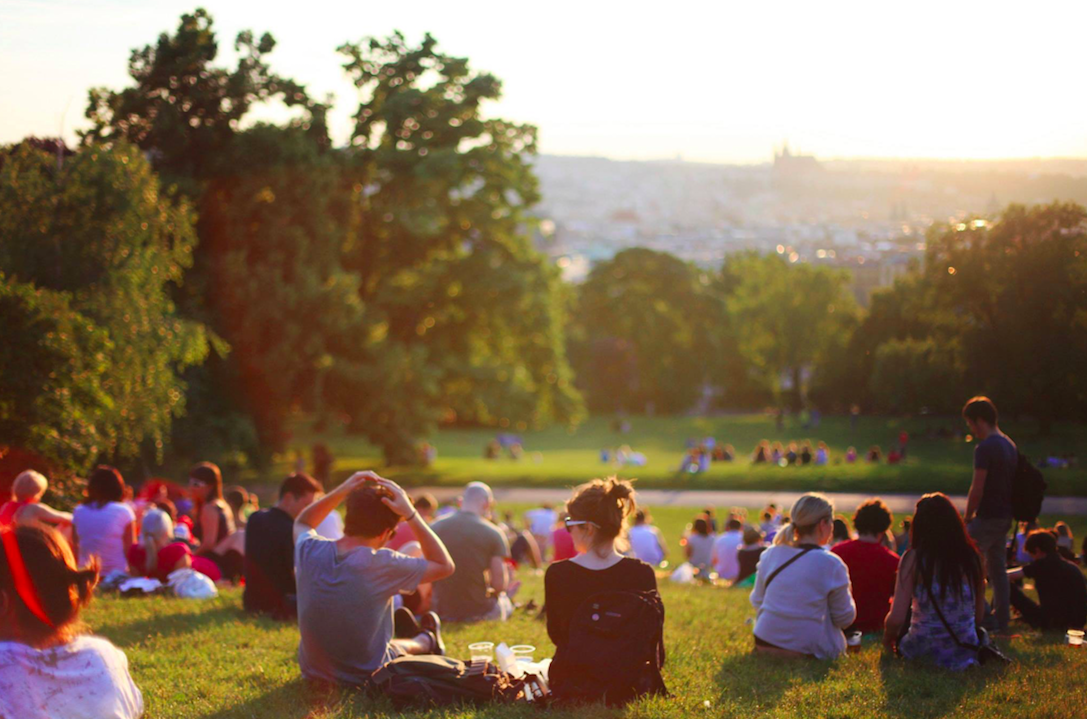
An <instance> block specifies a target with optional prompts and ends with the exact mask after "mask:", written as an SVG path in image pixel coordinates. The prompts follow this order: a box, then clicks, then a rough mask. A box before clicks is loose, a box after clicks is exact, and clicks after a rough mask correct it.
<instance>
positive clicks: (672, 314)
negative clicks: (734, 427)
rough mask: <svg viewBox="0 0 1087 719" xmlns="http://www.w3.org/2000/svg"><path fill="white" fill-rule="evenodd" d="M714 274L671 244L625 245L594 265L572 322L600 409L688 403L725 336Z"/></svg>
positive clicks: (593, 401) (584, 373)
mask: <svg viewBox="0 0 1087 719" xmlns="http://www.w3.org/2000/svg"><path fill="white" fill-rule="evenodd" d="M711 283H712V280H711V278H710V277H709V275H708V274H707V273H704V272H702V271H700V270H699V269H698V268H696V267H695V266H694V265H692V264H690V263H687V262H684V261H682V260H680V259H679V258H677V257H675V256H673V255H670V254H668V253H665V252H656V251H654V250H648V249H644V248H634V249H629V250H624V251H622V252H620V253H618V254H617V255H615V257H613V258H612V259H611V260H608V261H607V262H601V263H599V264H598V265H596V266H595V267H594V268H593V270H592V272H590V273H589V277H588V279H587V280H586V281H585V283H584V284H583V285H582V286H581V288H580V291H579V293H578V298H577V304H576V309H575V312H574V317H575V322H574V326H573V327H572V329H571V343H572V345H573V350H572V353H573V355H574V356H576V358H577V365H578V369H579V372H580V373H581V374H580V376H581V379H582V381H583V386H584V387H585V391H586V394H587V395H588V397H589V402H590V406H592V407H593V408H594V409H597V410H600V411H615V410H632V411H641V410H643V409H644V408H645V407H646V406H647V404H648V403H652V405H653V406H654V408H655V409H656V410H657V411H661V412H666V413H671V412H679V411H683V410H686V409H689V408H690V407H691V406H692V405H693V404H694V403H695V401H696V400H697V398H698V397H699V395H700V393H701V392H702V389H703V387H704V386H705V383H706V381H707V379H708V378H709V375H710V367H711V366H712V364H713V362H714V359H715V357H716V354H717V353H716V350H715V348H716V347H717V340H718V338H719V332H718V330H719V329H720V327H721V326H720V323H719V321H718V320H719V319H720V315H719V313H718V309H719V304H718V303H717V302H716V298H715V296H714V295H713V293H712V292H711V290H710V287H711Z"/></svg>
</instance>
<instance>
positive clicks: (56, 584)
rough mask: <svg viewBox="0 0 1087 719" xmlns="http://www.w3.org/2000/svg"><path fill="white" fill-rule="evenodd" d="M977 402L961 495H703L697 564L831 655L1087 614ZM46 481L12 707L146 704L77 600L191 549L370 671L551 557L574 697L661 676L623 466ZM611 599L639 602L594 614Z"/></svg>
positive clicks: (95, 711) (327, 647) (556, 685)
mask: <svg viewBox="0 0 1087 719" xmlns="http://www.w3.org/2000/svg"><path fill="white" fill-rule="evenodd" d="M964 417H965V419H966V422H967V423H968V424H969V425H970V428H971V431H972V432H973V433H974V435H975V436H976V437H978V439H979V443H978V445H977V447H976V450H975V460H974V475H973V479H972V483H971V488H970V492H969V497H968V501H967V505H966V510H965V514H964V515H960V513H959V511H958V509H957V508H956V507H955V506H954V504H953V503H952V502H951V500H950V499H948V497H947V496H945V495H943V494H938V493H937V494H927V495H925V496H924V497H922V498H921V499H920V500H919V501H918V502H917V504H916V507H915V510H914V512H913V514H912V516H911V517H909V518H908V519H907V520H904V521H903V523H902V524H901V527H902V529H903V531H902V532H901V533H899V534H897V535H896V534H893V533H892V529H893V524H894V518H893V516H892V514H891V512H890V511H889V509H888V508H887V506H886V505H885V504H884V503H883V502H882V501H881V500H879V499H871V500H868V501H865V502H864V503H863V504H861V505H860V506H859V507H857V509H856V511H855V512H854V514H853V517H852V529H850V526H849V524H848V523H846V522H845V521H842V519H841V518H840V517H837V516H836V513H835V508H834V506H833V504H832V503H831V502H830V501H829V500H828V499H827V498H826V497H824V496H822V495H818V494H805V495H803V496H802V497H800V498H799V499H798V500H797V501H796V502H795V503H794V504H793V506H792V507H791V508H790V510H789V512H788V514H784V513H782V512H780V511H779V510H778V508H777V507H776V506H774V505H770V506H768V507H766V509H765V510H764V511H763V512H762V513H761V515H760V516H759V517H758V519H757V520H755V521H750V522H749V521H747V520H748V518H747V516H746V513H745V512H743V511H742V510H736V509H734V510H732V511H730V512H729V513H728V515H727V516H726V517H725V519H724V521H723V522H721V526H718V520H717V517H716V516H715V513H714V511H713V510H712V508H707V510H706V511H704V512H703V513H701V514H700V515H699V516H698V517H696V518H695V519H694V521H693V522H692V523H691V526H690V527H689V529H688V531H687V532H686V533H685V536H684V538H683V542H682V546H683V549H684V554H685V559H686V563H687V564H689V566H690V567H691V568H693V571H694V572H695V574H696V576H703V577H708V578H712V579H713V580H714V581H715V582H719V583H724V584H726V585H728V586H729V587H737V588H738V587H745V588H749V589H750V601H751V604H752V606H753V607H754V609H755V620H754V626H753V646H754V650H755V651H756V652H758V653H764V654H769V655H774V656H781V657H815V658H818V659H833V658H836V657H839V656H841V655H842V654H843V653H845V652H846V651H847V647H848V646H849V645H850V644H852V643H855V641H859V638H860V637H861V636H862V635H863V634H881V635H882V641H883V643H884V644H885V645H886V647H887V648H888V649H889V650H890V651H892V652H894V653H896V654H898V655H900V656H902V657H906V658H910V659H922V658H924V659H928V660H930V661H932V662H934V663H935V664H936V665H937V666H939V667H942V668H945V669H950V670H959V669H963V668H965V667H968V666H970V665H972V664H975V663H977V662H978V661H979V647H985V646H991V635H992V634H996V635H1004V634H1006V633H1007V632H1008V630H1009V623H1010V621H1011V609H1012V608H1014V609H1015V610H1016V612H1017V613H1018V614H1019V616H1020V617H1021V619H1022V621H1023V622H1025V623H1026V624H1027V625H1029V626H1031V627H1036V628H1039V629H1043V630H1061V631H1064V630H1067V629H1082V628H1083V626H1084V624H1085V623H1087V583H1085V582H1084V576H1083V574H1082V572H1081V570H1080V568H1079V567H1078V566H1077V564H1076V561H1082V560H1079V559H1078V558H1077V557H1076V556H1075V554H1074V549H1073V547H1074V544H1073V542H1074V537H1073V536H1072V533H1071V530H1070V529H1069V527H1068V526H1067V525H1066V524H1063V523H1061V524H1059V525H1058V526H1057V527H1055V528H1053V529H1045V528H1039V527H1036V526H1029V525H1024V526H1021V527H1019V528H1018V529H1019V531H1017V532H1016V533H1014V536H1013V537H1012V538H1011V542H1010V543H1009V541H1008V540H1009V537H1008V533H1009V531H1010V530H1011V528H1012V524H1013V514H1014V511H1013V510H1014V507H1013V498H1012V492H1011V486H1012V480H1013V475H1014V472H1015V467H1016V461H1017V457H1018V455H1017V451H1016V447H1015V445H1014V443H1013V442H1012V441H1011V439H1010V438H1008V437H1007V435H1005V434H1003V433H1002V432H1001V431H1000V429H999V426H998V424H997V415H996V409H995V406H994V405H993V404H992V402H990V401H989V400H987V399H985V398H975V399H973V400H971V401H970V402H968V403H967V405H966V407H965V409H964ZM771 449H772V448H771ZM798 456H799V455H798ZM798 461H800V460H798ZM812 461H815V460H814V457H813V459H812ZM47 486H48V485H47V480H46V478H45V477H44V476H42V475H41V474H39V473H37V472H34V471H26V472H23V473H22V474H20V475H19V476H18V477H17V478H16V479H15V481H14V483H13V485H12V487H11V497H10V499H9V500H8V501H6V502H4V503H3V504H2V505H0V538H2V542H0V544H2V546H3V552H2V553H0V716H19V717H38V716H64V717H83V716H88V717H91V716H93V717H101V716H118V717H135V716H139V715H140V714H141V713H142V711H143V705H142V697H141V695H140V692H139V690H138V689H137V688H136V685H135V683H134V682H133V680H132V678H131V676H130V674H129V671H128V665H127V660H126V658H125V655H124V654H123V652H121V651H120V650H118V649H117V648H116V647H114V646H113V645H112V644H110V643H109V642H108V641H106V640H105V639H102V638H98V637H93V636H86V635H82V634H80V633H79V631H78V627H79V616H80V612H81V610H82V609H83V607H85V606H86V604H87V602H88V601H90V598H91V596H92V593H93V592H94V591H95V589H96V587H97V586H98V585H99V582H100V581H101V582H103V583H105V584H108V583H110V581H111V578H113V577H117V576H143V577H149V578H157V579H160V580H162V579H166V578H168V577H169V576H170V575H171V574H172V573H175V572H178V571H195V572H198V573H200V574H203V575H204V576H206V577H208V578H209V579H211V580H219V581H230V580H231V579H239V580H244V591H243V599H242V603H243V606H244V609H245V610H246V611H249V612H253V613H259V614H264V615H268V616H271V617H274V618H277V619H282V620H285V621H293V622H296V623H297V626H298V631H299V645H298V654H297V661H298V665H299V671H300V673H301V675H302V676H303V677H304V678H306V679H307V680H310V681H314V682H322V683H333V684H337V685H350V686H355V687H368V688H372V686H373V685H372V676H373V674H374V672H375V671H376V670H378V669H380V668H381V667H383V666H385V665H387V664H388V663H389V662H392V661H394V660H396V659H397V658H400V657H408V656H412V655H441V654H444V652H445V644H444V641H443V639H442V622H443V621H444V622H479V621H504V620H506V619H508V618H509V617H510V616H511V614H512V612H513V611H514V609H515V607H516V606H517V603H516V602H517V590H518V588H519V586H520V582H519V581H518V579H517V572H518V571H519V570H520V569H522V568H524V567H526V566H528V567H537V568H542V567H544V566H546V572H545V574H544V605H543V607H542V610H541V613H542V614H543V615H545V616H546V622H547V632H548V635H549V636H550V638H551V640H552V641H553V643H554V645H555V655H554V658H553V661H552V663H551V669H550V677H549V678H550V682H551V688H552V691H553V694H554V696H555V698H556V699H559V700H562V699H568V700H580V699H602V700H605V701H608V702H609V703H623V702H625V701H627V700H629V699H631V698H633V697H635V696H638V695H641V694H644V693H653V692H662V691H665V688H664V683H663V679H662V678H661V672H660V670H661V667H662V666H663V664H664V662H665V654H664V648H663V641H662V639H661V637H662V636H663V634H662V632H663V625H664V607H663V604H662V603H661V599H660V594H659V592H658V587H657V571H656V570H657V569H658V568H660V567H662V566H665V562H666V561H667V556H668V551H667V542H666V541H665V539H664V537H663V535H662V533H661V532H660V530H659V529H658V528H657V527H656V526H654V524H653V521H652V517H651V516H650V514H649V513H648V512H647V511H646V510H645V509H644V508H639V507H638V506H637V504H636V501H635V494H634V491H633V487H632V486H631V484H630V482H627V481H621V480H618V479H614V478H611V479H606V480H593V481H592V482H589V483H587V484H584V485H582V486H580V487H578V488H577V489H576V490H575V491H574V492H573V494H572V496H571V497H570V499H569V500H568V501H567V502H566V503H565V505H564V506H563V507H561V508H558V509H556V508H555V507H553V506H548V505H544V506H541V507H538V508H536V509H534V510H531V511H529V512H527V513H525V515H524V516H523V517H522V518H521V519H520V521H518V520H517V519H515V518H514V516H513V515H512V514H510V513H507V514H506V515H505V516H504V517H503V518H502V519H501V520H499V519H498V517H496V516H495V501H494V496H493V494H492V492H491V490H490V488H489V487H488V486H487V485H486V484H483V483H481V482H472V483H470V484H468V485H467V486H466V487H465V488H464V490H463V492H462V494H461V496H460V497H459V501H458V502H457V504H456V505H455V506H446V507H440V506H439V504H438V502H437V501H436V500H435V499H434V498H433V497H432V496H430V495H427V494H422V495H419V496H417V497H415V498H414V499H412V498H411V497H409V496H408V494H407V493H406V492H405V490H404V489H402V488H401V487H400V486H399V485H397V484H396V483H395V482H393V481H391V480H388V479H385V478H383V477H381V476H379V475H378V474H376V473H374V472H357V473H355V474H353V475H351V476H350V477H349V478H348V479H347V480H346V481H344V482H343V483H341V484H340V485H339V486H337V487H335V488H334V489H332V490H330V491H328V492H327V493H325V492H324V487H323V486H322V483H321V482H319V481H318V480H317V479H315V478H314V477H311V476H309V475H307V474H305V473H303V472H300V471H299V472H295V473H292V474H291V475H290V476H288V477H287V478H286V479H285V480H284V481H283V483H282V484H281V486H280V488H279V493H278V500H277V502H276V504H275V505H273V506H270V507H267V508H264V509H256V503H255V500H253V499H252V498H250V497H248V496H246V494H245V493H244V490H241V494H240V495H238V494H237V493H235V492H232V491H230V490H228V492H227V494H228V495H231V496H230V497H224V492H223V486H222V476H221V473H220V471H219V468H218V467H216V466H215V465H213V464H210V463H206V462H205V463H200V464H198V465H196V466H195V467H193V468H192V469H191V471H190V472H189V482H188V488H187V490H185V491H182V490H181V489H180V488H177V487H174V486H171V485H169V484H168V483H164V482H160V481H156V482H154V483H149V485H148V486H145V487H143V488H142V489H141V491H140V493H139V494H134V493H133V492H132V491H131V490H130V489H129V488H128V486H127V485H126V484H125V482H124V479H123V477H122V476H121V473H120V472H119V471H118V470H117V469H115V468H112V467H107V466H101V467H98V468H97V469H96V470H95V471H94V472H93V473H92V474H91V476H90V477H89V478H88V483H87V492H86V498H85V501H84V502H83V503H81V504H80V505H79V506H78V507H77V508H76V509H75V511H74V512H72V513H71V514H68V513H66V512H62V511H58V510H55V509H53V508H51V507H48V506H46V505H45V504H43V503H42V501H41V499H42V497H43V495H44V493H45V490H46V489H47ZM171 495H172V497H173V498H171ZM341 509H342V516H341V512H340V510H341ZM854 533H855V534H854ZM545 563H546V564H545ZM782 573H786V577H785V579H784V580H778V577H779V575H780V574H782ZM775 580H778V581H775ZM1024 580H1031V581H1032V582H1033V583H1034V586H1035V588H1036V591H1037V601H1035V600H1034V599H1032V598H1031V597H1030V596H1028V594H1027V593H1026V592H1025V591H1024V589H1023V587H1022V583H1023V581H1024ZM986 584H988V585H989V586H990V587H991V588H992V594H993V599H992V602H991V603H987V602H986V600H985V596H986V592H985V589H986ZM533 604H534V603H530V604H528V605H526V606H527V607H528V608H533ZM613 606H614V607H619V606H622V607H623V609H622V610H621V611H620V610H618V609H616V610H615V611H613V612H609V611H608V608H609V607H613ZM586 607H589V608H588V609H586ZM587 612H589V613H590V614H591V616H588V618H587V614H586V613H587ZM601 614H603V615H605V616H608V617H620V618H621V617H628V618H629V617H638V619H637V622H635V623H633V624H629V623H628V624H626V625H622V631H613V632H611V633H610V634H609V633H608V632H602V633H593V632H586V631H585V630H584V628H585V626H587V625H586V622H588V621H590V620H592V621H596V619H598V618H599V617H600V616H601ZM609 621H611V620H610V619H609ZM608 637H611V638H610V639H609V638H608ZM632 639H637V640H639V641H636V642H633V643H632V642H631V640H632ZM642 640H644V641H642ZM609 641H624V642H626V644H624V645H623V646H624V647H625V648H624V649H623V650H619V649H617V646H612V645H608V644H607V643H608V642H609ZM601 642H603V644H601ZM617 651H621V652H625V653H623V654H622V656H623V657H624V658H625V659H631V658H633V659H634V661H633V663H631V662H630V661H627V662H626V663H625V664H623V666H629V667H630V669H629V671H626V672H624V671H615V669H614V667H612V668H611V669H609V670H607V671H602V669H601V666H599V665H600V662H599V661H598V660H596V659H594V658H595V657H599V656H609V654H608V653H609V652H610V653H611V655H616V654H615V653H616V652H617ZM605 669H606V667H605Z"/></svg>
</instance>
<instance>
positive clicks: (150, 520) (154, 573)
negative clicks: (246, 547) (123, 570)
mask: <svg viewBox="0 0 1087 719" xmlns="http://www.w3.org/2000/svg"><path fill="white" fill-rule="evenodd" d="M128 567H129V573H130V574H132V575H134V576H144V577H151V578H152V579H157V580H159V581H160V582H162V583H163V584H165V583H166V582H167V580H168V578H169V576H170V573H171V572H174V571H176V570H178V569H189V568H191V569H195V570H196V571H198V572H200V573H201V574H203V575H205V576H207V577H208V578H210V579H211V580H212V581H213V582H216V581H219V579H221V578H222V575H221V574H220V573H219V568H218V567H217V566H215V563H214V562H212V561H210V560H208V559H205V558H204V557H194V556H193V553H192V550H191V549H189V545H187V544H185V543H184V542H182V541H179V540H178V539H177V537H176V536H175V535H174V522H173V520H172V519H170V515H169V514H168V513H166V512H165V511H163V510H161V509H159V508H158V507H152V508H151V509H148V510H147V511H146V512H144V514H143V518H142V519H141V520H140V541H139V542H137V543H135V544H133V545H132V546H131V547H129V548H128Z"/></svg>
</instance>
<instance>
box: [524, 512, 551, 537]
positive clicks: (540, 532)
mask: <svg viewBox="0 0 1087 719" xmlns="http://www.w3.org/2000/svg"><path fill="white" fill-rule="evenodd" d="M525 518H527V519H528V521H529V524H530V527H529V531H530V532H532V534H534V535H536V536H548V537H550V536H551V530H552V529H553V528H554V526H555V522H557V521H558V518H559V515H558V514H556V513H555V510H553V509H544V508H543V507H539V508H538V509H530V510H528V511H527V512H525Z"/></svg>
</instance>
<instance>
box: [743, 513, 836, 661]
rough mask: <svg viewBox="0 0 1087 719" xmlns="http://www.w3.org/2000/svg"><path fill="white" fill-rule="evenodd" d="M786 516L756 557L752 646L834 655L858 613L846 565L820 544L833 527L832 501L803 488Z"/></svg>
mask: <svg viewBox="0 0 1087 719" xmlns="http://www.w3.org/2000/svg"><path fill="white" fill-rule="evenodd" d="M790 519H791V521H790V523H789V524H786V525H785V526H783V527H782V528H781V530H780V531H779V532H778V534H777V536H776V537H775V538H774V545H773V546H772V547H770V548H769V549H767V550H766V551H764V552H763V553H762V557H761V558H760V559H759V564H758V571H757V573H756V577H755V588H754V590H752V592H751V604H752V605H753V606H754V607H755V610H756V617H755V631H754V636H755V649H756V651H758V652H761V653H767V654H774V655H779V656H797V657H799V656H809V657H816V658H818V659H834V658H836V657H838V656H840V655H841V654H844V653H845V651H846V639H845V634H843V632H842V630H843V629H844V628H846V627H848V626H850V625H851V624H853V622H854V621H855V620H856V618H857V608H856V605H855V604H854V603H853V597H852V595H851V594H850V592H849V570H848V569H847V568H846V566H845V562H843V561H842V559H841V558H840V557H839V556H838V555H836V554H833V553H831V552H828V551H827V550H826V549H825V547H826V544H827V542H829V541H830V537H831V534H832V533H833V531H834V505H833V504H831V502H830V500H828V499H827V498H826V497H824V496H822V495H819V494H805V495H803V496H802V497H800V498H799V499H797V500H796V503H795V504H794V505H793V508H792V512H791V513H790ZM779 575H780V576H779Z"/></svg>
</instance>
